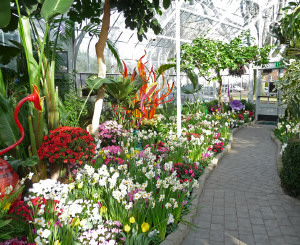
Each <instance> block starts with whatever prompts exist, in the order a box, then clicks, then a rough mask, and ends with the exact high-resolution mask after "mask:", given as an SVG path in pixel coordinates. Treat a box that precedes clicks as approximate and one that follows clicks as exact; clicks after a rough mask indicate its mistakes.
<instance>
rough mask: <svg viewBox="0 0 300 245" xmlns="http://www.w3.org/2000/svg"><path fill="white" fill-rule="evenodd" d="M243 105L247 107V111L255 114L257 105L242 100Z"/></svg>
mask: <svg viewBox="0 0 300 245" xmlns="http://www.w3.org/2000/svg"><path fill="white" fill-rule="evenodd" d="M241 102H242V104H243V105H245V110H246V111H252V112H253V113H254V112H255V104H253V103H250V102H247V101H246V100H241Z"/></svg>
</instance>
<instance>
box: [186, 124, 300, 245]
mask: <svg viewBox="0 0 300 245" xmlns="http://www.w3.org/2000/svg"><path fill="white" fill-rule="evenodd" d="M271 129H272V128H271V127H270V126H262V125H255V126H254V127H250V128H243V129H241V130H239V131H238V132H237V133H236V134H235V135H234V140H233V145H232V149H231V151H230V152H229V154H227V155H225V156H224V158H223V159H222V160H221V161H220V163H219V164H218V166H217V167H216V168H215V169H214V170H213V172H212V174H211V175H210V176H209V178H208V179H207V181H206V183H205V187H204V189H203V192H202V195H201V197H200V203H201V207H200V208H199V210H198V212H197V216H196V217H195V218H194V223H195V224H196V225H198V226H200V228H199V229H197V230H196V232H194V231H192V230H191V231H190V232H189V233H188V235H187V236H186V237H185V239H184V241H183V243H182V245H201V244H203V245H215V244H239V245H242V244H248V245H251V244H257V245H260V244H261V245H267V244H271V245H276V244H278V245H284V244H298V245H299V244H300V200H298V199H294V198H292V197H289V196H287V195H285V194H284V193H283V191H282V189H281V187H280V180H279V177H278V174H277V164H276V153H277V147H276V145H275V144H274V142H273V141H272V140H271V137H270V130H271Z"/></svg>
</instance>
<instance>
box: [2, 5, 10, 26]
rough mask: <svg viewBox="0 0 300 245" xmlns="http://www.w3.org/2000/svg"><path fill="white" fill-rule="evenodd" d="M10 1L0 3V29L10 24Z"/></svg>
mask: <svg viewBox="0 0 300 245" xmlns="http://www.w3.org/2000/svg"><path fill="white" fill-rule="evenodd" d="M10 18H11V15H10V0H1V1H0V28H3V27H6V26H7V25H8V24H9V22H10Z"/></svg>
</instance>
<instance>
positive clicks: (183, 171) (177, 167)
mask: <svg viewBox="0 0 300 245" xmlns="http://www.w3.org/2000/svg"><path fill="white" fill-rule="evenodd" d="M174 171H176V173H177V178H179V179H180V182H181V183H183V182H187V181H189V182H191V181H192V178H194V179H197V178H198V177H199V176H200V175H201V173H202V170H201V169H199V168H198V166H197V165H196V164H195V163H193V164H189V163H180V162H179V163H174V164H173V168H172V170H171V172H172V173H173V172H174Z"/></svg>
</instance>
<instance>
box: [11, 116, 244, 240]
mask: <svg viewBox="0 0 300 245" xmlns="http://www.w3.org/2000/svg"><path fill="white" fill-rule="evenodd" d="M240 114H242V113H232V112H229V113H224V114H220V113H218V112H216V113H213V114H209V115H204V114H202V113H197V114H193V115H185V116H184V117H183V120H182V121H183V124H182V129H183V132H182V135H181V137H180V138H177V136H176V133H175V132H176V124H175V118H172V117H170V118H167V119H166V118H163V117H160V120H161V121H160V123H159V127H158V125H157V127H156V126H155V124H152V125H151V128H152V129H150V128H149V127H148V125H147V124H144V126H143V124H142V126H141V127H140V130H139V131H135V132H134V131H133V130H129V131H128V130H127V131H126V130H124V129H123V128H122V126H121V125H118V124H117V123H115V122H106V123H105V124H103V125H101V126H100V129H101V131H100V132H99V136H100V140H99V141H98V142H95V145H97V146H96V149H95V153H96V154H95V156H94V158H93V160H92V161H89V160H88V159H89V157H91V156H92V155H91V154H89V157H87V158H85V159H84V156H85V154H86V153H84V155H82V156H83V158H82V157H81V155H80V149H79V147H80V146H79V145H76V147H75V148H74V149H73V152H75V150H78V151H79V153H78V157H79V158H78V159H77V158H76V157H75V159H77V160H78V161H82V164H77V165H76V166H75V167H76V169H75V170H76V171H74V173H72V179H71V180H70V182H69V183H67V184H66V183H60V182H58V181H55V180H41V181H40V182H39V183H35V184H34V185H33V186H32V188H30V189H29V194H28V195H27V196H26V197H25V198H24V200H25V202H23V203H19V205H21V206H22V207H20V208H14V209H12V210H13V211H12V213H14V212H17V211H18V210H19V211H20V210H21V209H22V210H23V209H25V208H27V209H30V210H31V211H30V212H31V213H32V215H31V216H32V220H29V221H28V220H27V221H28V223H29V224H28V225H29V226H30V232H28V233H26V234H24V236H26V237H27V239H28V242H31V243H34V242H35V243H36V244H46V243H49V244H56V245H58V244H76V243H79V244H125V241H127V242H129V241H132V242H133V243H134V244H149V243H150V244H159V243H160V242H161V241H163V240H164V239H165V237H166V235H167V234H169V233H170V232H172V231H173V230H174V229H175V228H176V226H177V223H178V222H179V221H180V220H181V219H182V216H183V214H185V213H187V212H188V211H189V207H190V203H191V198H190V195H191V192H192V190H193V188H194V187H196V186H198V182H197V179H198V177H199V176H201V175H202V174H203V172H204V169H205V167H206V166H207V165H208V164H209V163H210V162H211V159H213V157H214V156H215V155H216V154H218V153H220V152H222V151H223V149H224V147H225V146H226V144H227V143H228V141H229V138H230V136H231V132H230V131H231V129H232V128H233V127H236V126H239V125H242V124H243V123H244V122H245V118H246V119H248V118H249V113H247V112H244V113H243V114H242V115H245V117H244V118H243V119H242V118H241V117H239V116H238V115H240ZM68 130H71V131H72V130H73V129H70V128H69V129H68ZM71 131H70V132H71ZM55 132H61V130H56V131H55ZM72 132H73V131H72ZM52 134H53V132H52ZM49 138H50V136H49V137H47V138H45V140H46V142H47V141H48V140H49ZM88 138H89V137H88ZM88 138H87V139H88ZM60 142H61V143H63V142H64V140H61V141H60ZM60 142H58V143H60ZM85 143H87V144H88V145H90V144H91V143H90V142H86V141H85ZM84 150H85V149H84ZM88 150H89V151H93V150H94V148H93V147H92V148H91V149H88ZM88 150H87V151H88ZM49 151H50V149H49ZM61 152H62V151H61ZM53 154H54V153H53ZM72 154H73V153H72ZM41 155H42V156H46V155H47V152H45V151H41ZM49 156H50V155H49ZM54 156H55V154H54ZM56 159H58V160H59V159H60V158H59V157H58V158H56ZM65 159H69V158H67V157H66V158H65ZM65 159H62V161H63V160H65ZM72 159H73V158H72ZM69 162H70V163H71V161H69ZM66 164H68V163H66ZM19 211H18V212H19ZM20 244H21V243H20Z"/></svg>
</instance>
